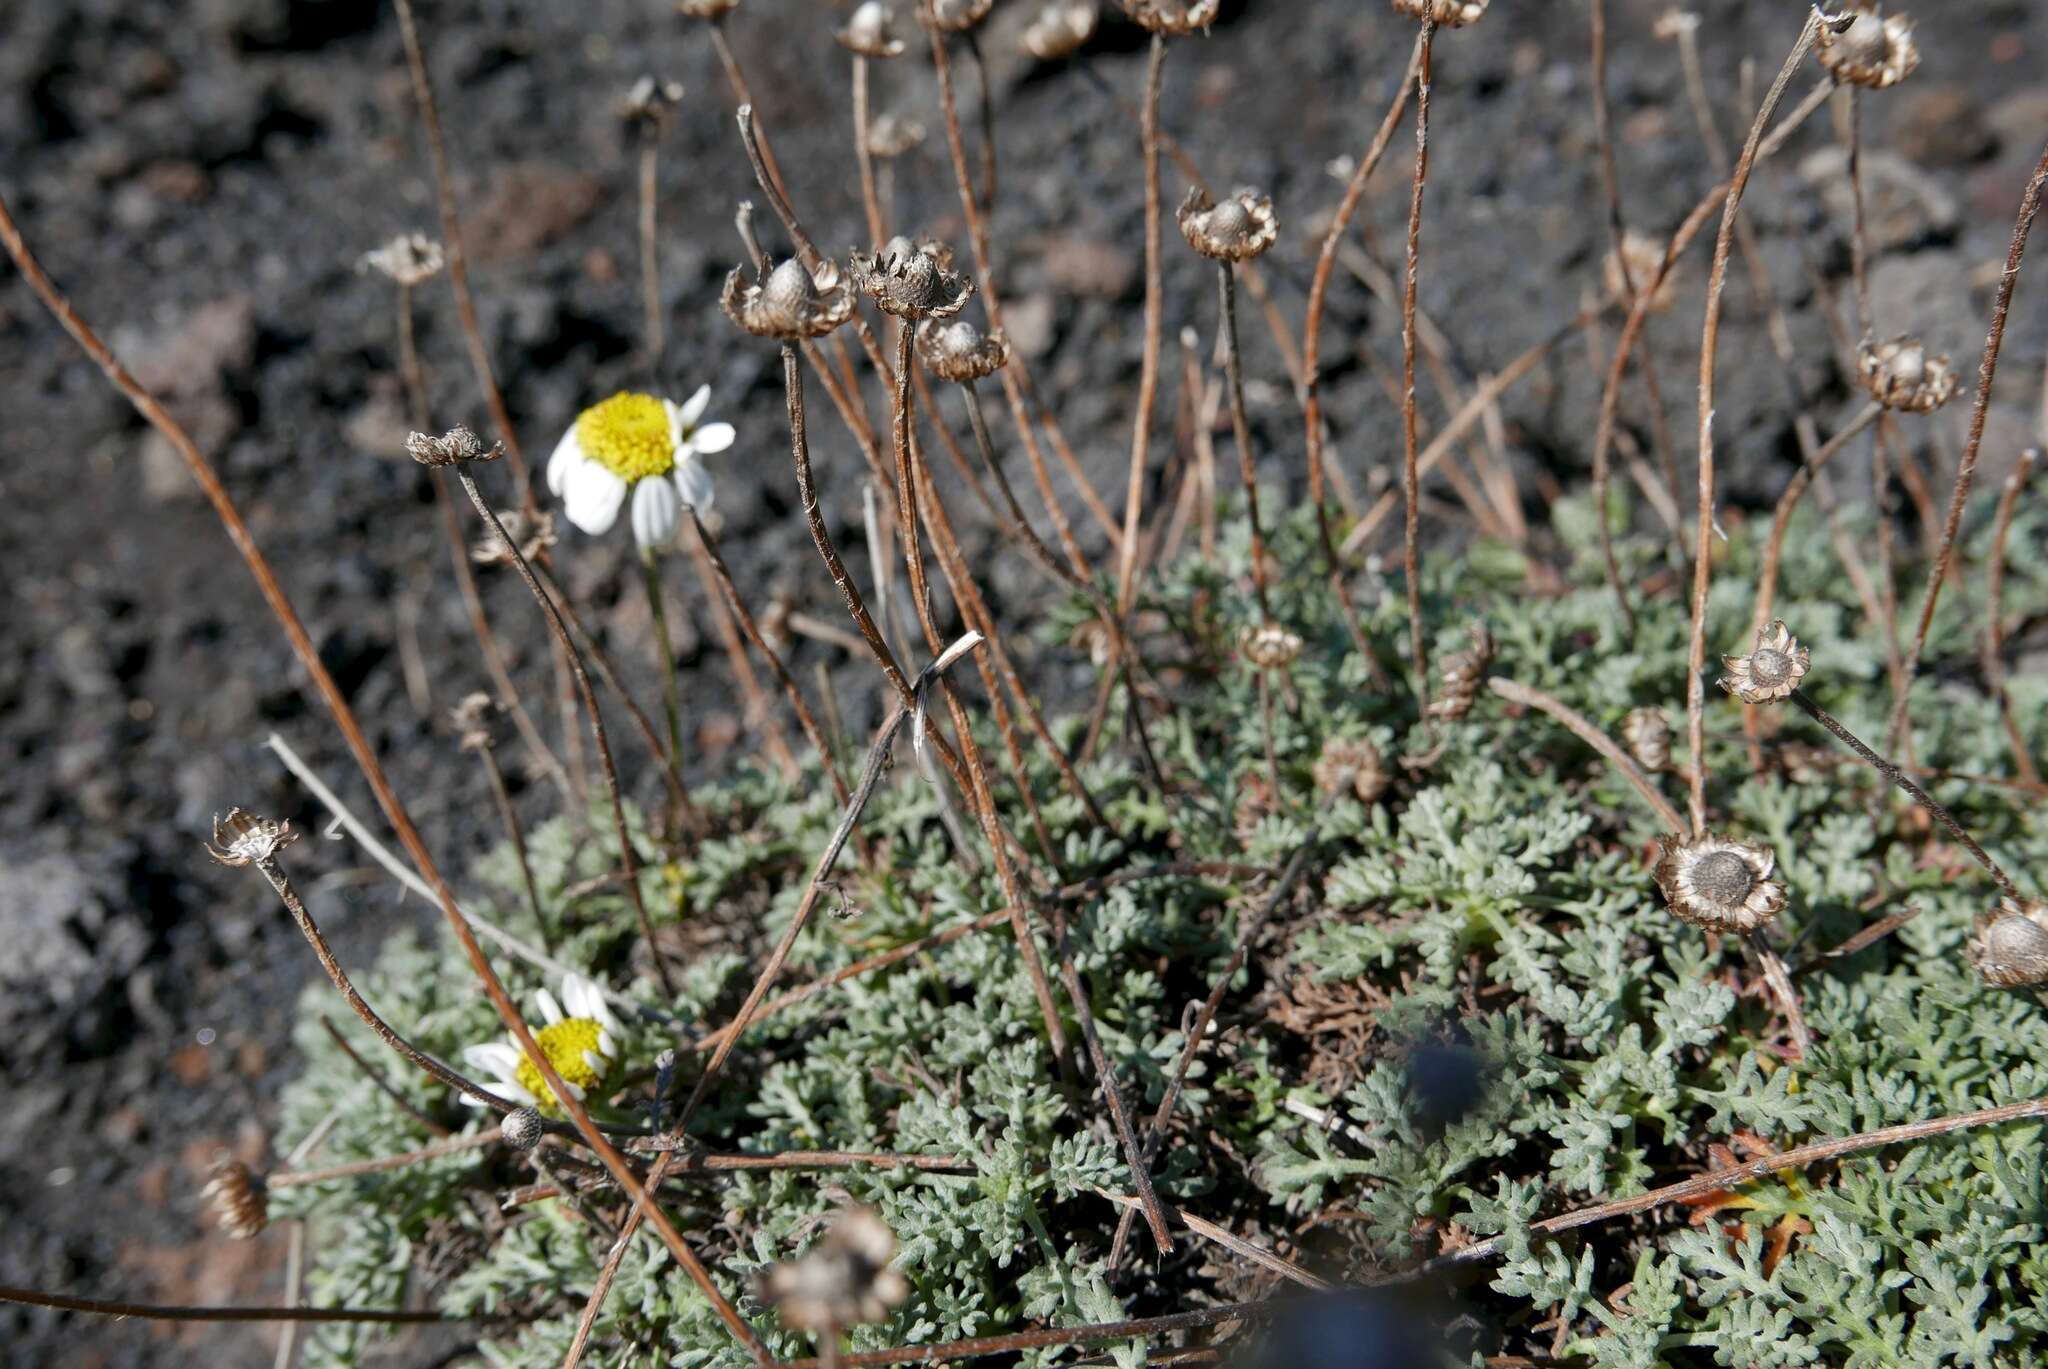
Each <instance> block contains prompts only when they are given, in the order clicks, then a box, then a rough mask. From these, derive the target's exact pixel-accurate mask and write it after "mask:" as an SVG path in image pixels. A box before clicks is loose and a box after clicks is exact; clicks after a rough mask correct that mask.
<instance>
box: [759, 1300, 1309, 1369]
mask: <svg viewBox="0 0 2048 1369" xmlns="http://www.w3.org/2000/svg"><path fill="white" fill-rule="evenodd" d="M1285 1306H1286V1304H1284V1303H1273V1302H1240V1303H1230V1304H1226V1305H1225V1306H1222V1307H1203V1308H1198V1309H1196V1310H1195V1311H1192V1312H1175V1313H1173V1314H1171V1315H1169V1316H1164V1317H1145V1318H1142V1319H1139V1320H1136V1321H1106V1322H1097V1323H1095V1324H1094V1325H1091V1326H1047V1327H1037V1328H1034V1329H1032V1330H1029V1331H1013V1332H1010V1333H1009V1334H1007V1335H1001V1336H976V1337H973V1338H971V1339H968V1340H956V1341H947V1342H946V1343H945V1344H943V1345H898V1346H892V1347H891V1348H889V1349H887V1350H862V1351H858V1352H855V1353H851V1354H846V1355H842V1356H841V1357H840V1360H839V1362H840V1363H841V1364H842V1365H845V1366H846V1369H867V1366H871V1365H885V1364H943V1363H947V1362H950V1361H952V1360H962V1359H981V1358H984V1357H986V1356H990V1355H1007V1354H1011V1353H1014V1352H1015V1351H1019V1350H1039V1349H1043V1348H1045V1347H1046V1346H1051V1345H1087V1344H1093V1343H1094V1342H1097V1341H1112V1340H1138V1339H1144V1338H1150V1337H1153V1336H1161V1335H1166V1334H1168V1333H1170V1332H1174V1331H1193V1330H1199V1329H1200V1328H1202V1327H1205V1326H1216V1325H1219V1324H1221V1323H1223V1322H1230V1321H1251V1320H1255V1319H1261V1318H1265V1317H1270V1316H1272V1315H1274V1314H1275V1313H1277V1312H1279V1311H1281V1310H1283V1309H1284V1308H1285ZM782 1369H824V1361H822V1360H816V1359H799V1360H784V1361H783V1362H782Z"/></svg>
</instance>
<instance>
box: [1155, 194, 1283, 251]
mask: <svg viewBox="0 0 2048 1369" xmlns="http://www.w3.org/2000/svg"><path fill="white" fill-rule="evenodd" d="M1178 217H1179V219H1180V232H1181V236H1182V237H1184V238H1186V239H1187V240H1188V246H1190V247H1192V248H1194V249H1195V250H1196V251H1197V252H1200V253H1201V254H1202V255H1203V256H1205V257H1214V258H1215V259H1216V260H1218V261H1249V260H1251V259H1252V258H1253V257H1256V256H1258V255H1259V254H1260V253H1261V252H1263V251H1265V250H1266V249H1267V248H1268V247H1271V246H1272V245H1273V243H1274V242H1275V240H1277V239H1278V238H1279V236H1280V220H1279V219H1278V218H1276V217H1275V216H1274V214H1273V202H1272V201H1271V200H1269V199H1267V198H1266V197H1265V196H1264V195H1261V194H1259V192H1258V191H1256V190H1242V189H1240V190H1233V191H1231V192H1230V193H1229V194H1228V195H1225V196H1224V197H1223V199H1222V201H1221V202H1220V203H1219V202H1218V201H1216V200H1212V199H1210V198H1209V193H1208V192H1207V191H1205V190H1203V189H1202V188H1201V187H1200V186H1191V187H1189V189H1188V196H1187V198H1186V199H1184V200H1182V201H1181V202H1180V213H1179V216H1178Z"/></svg>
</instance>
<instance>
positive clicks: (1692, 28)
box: [1650, 6, 1700, 43]
mask: <svg viewBox="0 0 2048 1369" xmlns="http://www.w3.org/2000/svg"><path fill="white" fill-rule="evenodd" d="M1699 29H1700V17H1699V15H1697V14H1695V13H1694V12H1693V11H1691V10H1682V9H1678V8H1676V7H1675V6H1674V7H1673V8H1671V9H1668V10H1665V11H1664V12H1663V13H1662V14H1660V15H1658V16H1657V22H1656V23H1655V24H1652V25H1651V26H1650V32H1651V34H1652V35H1654V36H1655V37H1658V38H1661V39H1663V40H1664V41H1665V42H1667V43H1668V42H1670V41H1671V40H1673V39H1674V38H1683V37H1685V36H1686V35H1687V34H1689V33H1698V32H1699Z"/></svg>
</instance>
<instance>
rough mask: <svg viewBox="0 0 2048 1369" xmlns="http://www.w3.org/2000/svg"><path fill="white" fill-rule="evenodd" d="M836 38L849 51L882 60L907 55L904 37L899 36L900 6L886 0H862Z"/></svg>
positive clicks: (835, 35)
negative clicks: (897, 24)
mask: <svg viewBox="0 0 2048 1369" xmlns="http://www.w3.org/2000/svg"><path fill="white" fill-rule="evenodd" d="M833 37H835V38H837V39H838V40H839V46H841V47H843V48H845V49H846V50H847V51H849V52H857V53H859V54H860V55H861V56H863V57H872V58H875V59H876V60H878V61H887V60H888V59H889V58H891V57H901V56H902V55H903V40H902V39H901V38H899V37H897V36H896V9H895V6H893V5H890V4H887V3H885V0H862V3H861V5H860V7H859V8H857V9H855V10H854V12H853V14H852V16H851V17H850V18H848V19H847V21H846V27H845V28H843V29H841V30H839V32H837V33H836V34H834V35H833Z"/></svg>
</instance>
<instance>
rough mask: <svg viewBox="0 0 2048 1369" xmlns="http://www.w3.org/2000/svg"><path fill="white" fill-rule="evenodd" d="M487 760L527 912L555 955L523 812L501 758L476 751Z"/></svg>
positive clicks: (543, 944)
mask: <svg viewBox="0 0 2048 1369" xmlns="http://www.w3.org/2000/svg"><path fill="white" fill-rule="evenodd" d="M476 750H477V754H478V755H479V756H480V757H481V758H482V759H483V763H484V775H485V776H486V777H487V778H488V779H489V780H490V783H491V798H492V800H493V801H494V802H495V803H496V804H497V806H498V819H499V821H501V822H503V823H504V824H505V839H506V840H507V841H509V842H511V843H512V855H513V858H514V859H515V860H517V861H518V862H519V886H520V888H522V889H523V890H525V892H526V909H527V911H528V912H530V913H531V914H533V934H534V935H535V936H537V937H539V938H540V948H541V949H542V950H543V951H546V952H547V953H548V954H549V955H553V954H554V953H555V948H554V945H553V943H552V942H550V941H549V939H548V920H547V917H546V915H545V914H543V913H542V912H541V908H540V890H539V888H538V887H536V886H535V884H534V882H533V863H532V862H531V861H530V860H528V859H527V856H526V829H525V827H524V826H522V825H521V824H520V821H519V810H518V809H517V808H515V807H513V805H512V791H511V790H510V789H508V788H506V786H505V772H504V771H503V770H502V769H500V768H499V765H498V756H497V753H496V752H495V751H493V750H492V749H491V747H490V746H489V745H488V744H486V745H483V746H479V747H478V748H476Z"/></svg>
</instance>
